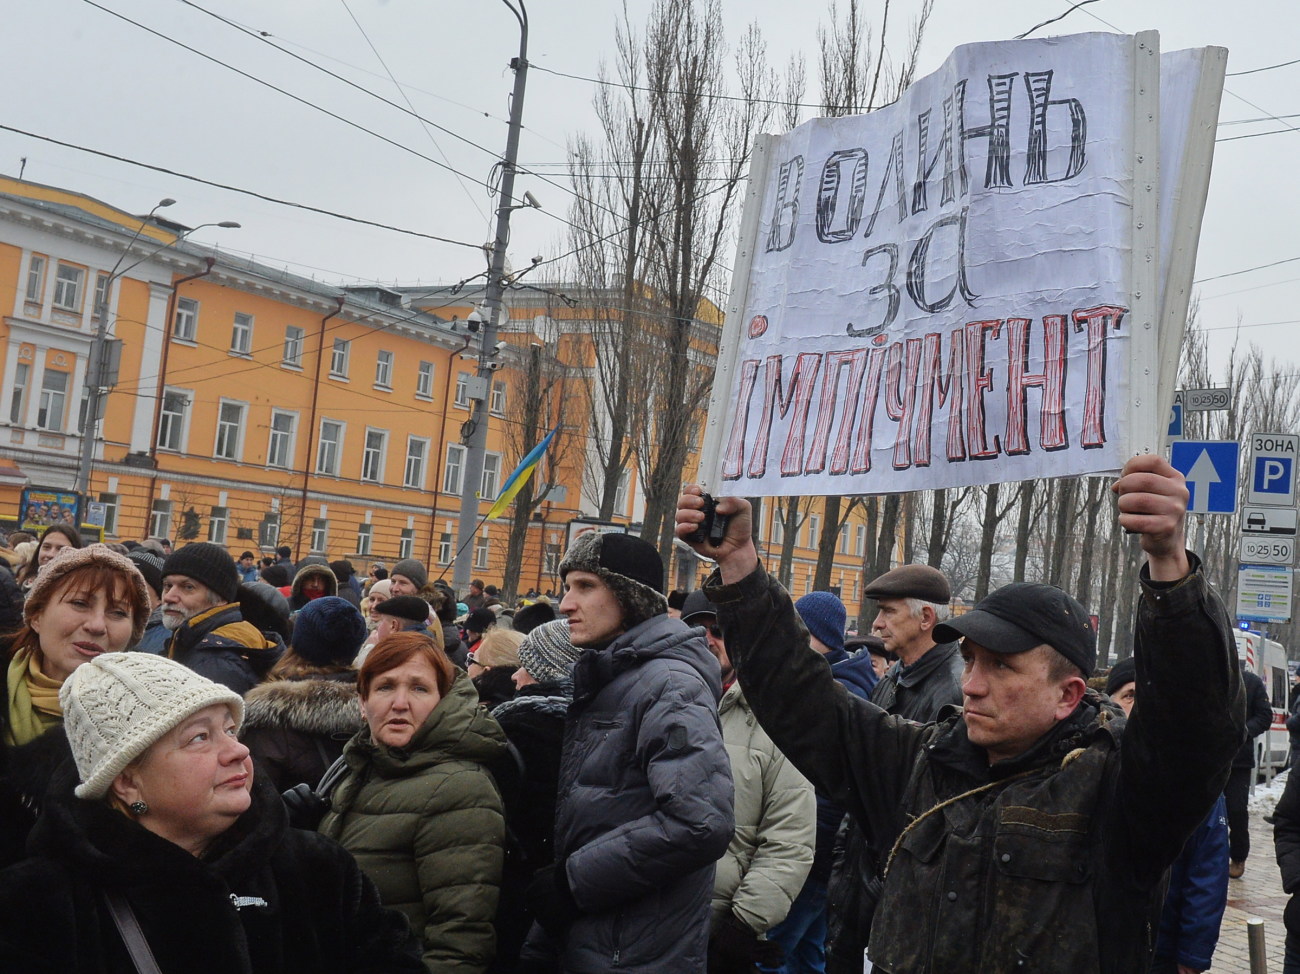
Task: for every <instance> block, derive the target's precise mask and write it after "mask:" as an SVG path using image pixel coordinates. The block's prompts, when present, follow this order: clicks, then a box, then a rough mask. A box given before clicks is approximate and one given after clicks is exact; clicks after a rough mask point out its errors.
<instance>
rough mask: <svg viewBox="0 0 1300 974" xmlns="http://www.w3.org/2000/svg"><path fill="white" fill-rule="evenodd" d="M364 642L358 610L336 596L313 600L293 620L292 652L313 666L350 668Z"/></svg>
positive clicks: (364, 637)
mask: <svg viewBox="0 0 1300 974" xmlns="http://www.w3.org/2000/svg"><path fill="white" fill-rule="evenodd" d="M365 641H366V621H365V619H363V618H361V611H360V610H359V609H358V608H357V607H356V606H355V605H353V604H352V603H351V602H348V601H347V600H346V599H341V598H339V597H338V596H337V595H322V596H321V597H320V598H318V599H312V600H311V601H310V602H308V603H307V604H306V605H304V606H303V607H302V608H301V609H300V610H299V611H298V614H297V616H295V617H294V620H293V651H294V652H295V653H297V654H298V655H299V656H301V657H302V658H303V659H304V660H306V661H307V662H308V663H311V664H312V665H313V666H349V665H351V663H352V660H353V659H355V658H356V655H357V653H358V652H359V651H360V649H361V644H362V643H364V642H365Z"/></svg>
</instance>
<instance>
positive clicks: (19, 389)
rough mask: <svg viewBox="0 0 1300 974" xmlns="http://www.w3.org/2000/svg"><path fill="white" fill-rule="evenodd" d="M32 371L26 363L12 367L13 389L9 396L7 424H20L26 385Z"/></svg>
mask: <svg viewBox="0 0 1300 974" xmlns="http://www.w3.org/2000/svg"><path fill="white" fill-rule="evenodd" d="M31 374H32V369H31V366H30V365H28V364H27V363H26V362H19V363H18V364H17V365H15V366H14V389H13V392H12V393H11V394H10V396H9V422H11V423H14V424H21V423H22V421H23V413H24V412H25V409H24V407H25V406H26V405H27V383H28V381H30V379H31Z"/></svg>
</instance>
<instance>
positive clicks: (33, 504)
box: [18, 487, 81, 533]
mask: <svg viewBox="0 0 1300 974" xmlns="http://www.w3.org/2000/svg"><path fill="white" fill-rule="evenodd" d="M80 500H81V498H80V496H79V495H78V494H77V493H76V492H74V491H70V490H54V489H51V488H48V487H25V488H23V493H22V498H21V500H20V501H19V511H18V523H19V526H20V527H21V528H22V530H24V531H32V532H36V533H39V532H40V531H43V530H44V529H45V528H47V527H49V526H50V525H51V524H67V525H69V526H70V527H76V526H77V505H78V503H79V502H80Z"/></svg>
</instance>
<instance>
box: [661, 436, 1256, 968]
mask: <svg viewBox="0 0 1300 974" xmlns="http://www.w3.org/2000/svg"><path fill="white" fill-rule="evenodd" d="M1114 490H1115V492H1116V493H1117V494H1118V495H1119V501H1118V503H1119V511H1120V516H1119V524H1120V526H1121V527H1122V528H1124V529H1126V530H1129V531H1132V532H1135V533H1137V534H1139V535H1140V536H1141V541H1142V546H1143V549H1144V550H1145V551H1146V553H1147V557H1148V563H1147V565H1146V566H1145V567H1144V568H1143V571H1142V573H1141V581H1140V585H1141V589H1142V597H1141V600H1140V604H1139V608H1138V618H1137V626H1136V638H1135V654H1134V655H1135V657H1136V660H1137V674H1138V682H1139V685H1140V686H1141V687H1142V700H1143V705H1142V707H1140V708H1138V710H1137V711H1135V713H1134V716H1133V719H1132V720H1131V721H1129V722H1127V725H1126V723H1125V722H1124V721H1123V720H1122V719H1120V718H1119V717H1118V716H1117V713H1116V711H1115V710H1113V709H1111V708H1110V707H1109V706H1108V705H1107V704H1106V703H1105V701H1103V699H1102V698H1101V697H1100V695H1099V694H1097V693H1096V692H1095V691H1092V690H1089V689H1088V688H1087V685H1086V683H1085V681H1084V677H1085V675H1088V674H1090V673H1091V671H1092V667H1093V664H1094V663H1095V653H1096V642H1095V633H1094V632H1093V631H1092V627H1091V625H1090V623H1089V619H1088V616H1087V614H1086V612H1085V611H1084V610H1083V607H1082V606H1080V605H1079V604H1078V603H1077V602H1075V601H1074V600H1073V599H1071V598H1070V597H1069V596H1067V595H1066V594H1065V593H1064V592H1061V591H1060V590H1059V589H1053V588H1051V587H1050V586H1045V585H1025V584H1023V583H1019V584H1017V585H1014V586H1008V587H1005V588H1003V589H999V590H998V591H997V592H994V593H993V594H992V595H990V596H989V597H988V598H987V599H985V600H984V601H983V602H981V603H980V604H979V605H978V606H976V608H975V609H974V610H972V611H971V612H969V613H967V614H966V615H964V616H961V617H959V618H957V619H955V620H953V621H952V622H949V623H948V624H946V625H945V626H941V627H939V629H938V630H937V631H936V633H935V638H936V639H939V640H946V639H953V638H957V637H959V636H960V637H963V638H962V644H961V650H962V656H963V658H964V660H965V661H966V665H965V670H964V676H963V687H962V688H963V693H964V696H965V704H966V705H965V710H964V712H961V713H953V714H951V715H948V716H946V717H945V718H944V719H941V720H940V721H938V722H937V723H933V724H926V725H919V724H915V723H912V722H910V721H906V720H903V719H901V718H898V717H894V716H891V715H889V714H886V713H885V712H884V711H883V710H881V709H880V708H879V707H876V706H874V705H872V704H871V703H869V702H866V701H861V700H859V699H857V698H854V697H852V696H851V695H850V694H848V693H847V692H845V691H843V690H842V689H841V688H838V686H837V685H836V684H835V682H834V680H833V679H832V678H831V675H830V674H829V673H828V672H826V670H825V667H824V666H817V665H815V664H816V662H817V660H816V658H815V657H812V656H811V655H810V654H809V653H807V652H806V649H805V650H801V649H800V647H806V646H807V644H808V637H807V635H806V633H805V632H804V631H803V629H802V627H801V626H800V624H799V622H798V620H797V618H796V617H795V615H794V613H793V611H792V609H791V606H790V602H789V597H788V596H787V595H786V593H785V591H784V590H783V589H782V588H781V587H780V586H779V585H778V584H776V582H775V581H773V580H772V579H771V578H770V576H768V575H767V573H766V572H765V571H764V570H763V569H762V567H761V565H760V564H759V562H758V558H757V556H756V555H755V552H754V548H753V544H752V541H751V539H750V532H751V527H750V524H751V522H750V518H749V505H748V504H747V503H746V502H745V501H743V500H741V499H740V498H723V499H721V500H719V501H718V509H719V511H720V512H721V513H723V514H730V515H731V516H732V519H731V523H730V525H729V527H728V530H727V535H726V537H725V538H724V540H723V542H722V544H721V545H719V546H718V547H711V548H709V549H708V551H707V553H708V554H709V556H710V557H711V558H713V559H715V560H716V561H717V563H718V572H717V573H715V576H714V577H713V578H711V579H710V580H709V581H708V583H706V585H705V592H706V593H707V594H708V596H709V598H710V599H711V600H712V601H713V602H714V603H715V604H716V605H717V607H718V619H719V621H720V622H721V624H722V628H723V630H724V631H725V632H726V635H727V644H728V646H729V647H734V652H733V654H732V659H733V662H734V663H735V666H736V670H737V672H738V673H739V675H740V682H741V685H742V686H743V687H744V689H745V693H746V696H747V697H748V698H749V699H750V701H751V703H752V705H753V709H754V711H755V713H756V714H757V715H758V718H759V722H760V723H761V724H762V725H763V727H764V729H765V730H767V732H768V733H769V735H770V736H771V737H772V739H773V741H774V742H775V743H776V744H777V746H778V747H780V748H781V750H782V751H783V752H784V753H785V754H786V755H787V756H788V757H789V758H790V759H791V760H792V761H793V762H794V763H795V765H796V766H797V767H798V768H799V769H800V770H801V771H803V773H804V774H805V775H806V776H807V777H808V778H809V779H810V780H811V781H812V782H813V783H814V784H815V785H816V786H817V787H819V788H823V789H826V790H827V791H829V792H830V793H831V794H832V795H834V796H836V797H837V798H838V799H839V800H841V801H842V802H843V803H844V804H845V805H846V807H847V808H848V809H849V811H850V814H852V815H854V816H855V817H857V818H859V819H861V820H862V821H863V822H864V823H865V824H866V825H867V827H868V828H869V829H870V831H871V834H872V835H873V837H874V838H876V839H878V840H880V841H881V842H882V843H884V844H885V847H887V848H888V849H889V850H890V851H889V855H888V857H887V859H886V864H885V881H884V888H883V893H882V897H881V902H880V909H879V911H878V912H877V914H876V918H875V922H874V924H873V926H872V929H871V938H870V948H869V951H868V953H869V956H870V959H871V960H872V961H873V963H874V964H875V967H876V970H877V971H879V972H887V974H979V972H1004V971H1006V972H1010V971H1015V970H1032V971H1035V972H1038V974H1085V972H1103V974H1131V972H1133V971H1143V970H1146V968H1147V966H1148V964H1149V963H1150V952H1151V947H1152V940H1153V938H1154V925H1155V922H1156V919H1157V918H1158V916H1159V909H1160V902H1161V898H1162V893H1163V889H1162V884H1163V882H1162V881H1163V877H1164V874H1165V871H1166V869H1167V868H1168V866H1169V864H1170V863H1171V862H1173V860H1174V859H1175V858H1176V857H1177V855H1178V852H1179V850H1180V849H1181V847H1182V845H1183V842H1184V840H1185V839H1186V838H1187V836H1188V835H1190V834H1191V832H1192V830H1193V829H1194V828H1195V827H1196V825H1197V824H1198V823H1199V822H1200V821H1201V819H1203V818H1204V817H1205V814H1206V812H1207V811H1208V810H1209V808H1210V806H1211V805H1212V804H1213V803H1214V801H1215V799H1216V798H1217V797H1218V794H1219V792H1220V790H1221V789H1222V787H1223V784H1224V782H1225V781H1226V779H1227V774H1228V768H1229V765H1230V763H1231V760H1232V755H1233V752H1235V751H1236V749H1237V747H1238V746H1239V745H1240V743H1241V739H1242V728H1243V724H1244V718H1243V707H1244V703H1243V698H1242V691H1241V680H1240V676H1239V674H1238V672H1237V667H1236V665H1235V652H1234V649H1233V640H1232V632H1231V626H1230V622H1229V619H1228V616H1227V613H1226V611H1225V610H1224V608H1223V604H1222V603H1221V602H1220V600H1219V599H1218V597H1217V596H1216V595H1215V594H1214V593H1213V592H1212V591H1211V590H1210V588H1209V587H1208V585H1207V584H1206V581H1205V578H1204V576H1203V574H1202V573H1201V571H1200V562H1199V560H1198V559H1197V558H1196V557H1195V556H1194V555H1191V554H1190V553H1188V552H1187V551H1186V550H1185V549H1184V546H1183V544H1184V539H1183V528H1182V524H1183V516H1184V514H1185V512H1186V508H1187V496H1188V494H1187V488H1186V486H1185V484H1184V480H1183V477H1182V475H1181V474H1179V473H1178V472H1177V471H1175V470H1174V469H1173V468H1172V467H1171V466H1170V465H1169V464H1168V462H1166V461H1165V460H1164V459H1162V458H1160V457H1157V456H1152V455H1148V456H1142V457H1135V458H1133V459H1131V460H1130V461H1129V463H1128V464H1127V465H1126V466H1125V469H1124V473H1123V475H1122V476H1121V477H1120V479H1119V480H1118V481H1117V482H1116V484H1115V485H1114ZM702 507H703V501H702V499H701V497H700V496H699V491H698V488H694V487H688V488H687V489H686V491H685V492H684V493H683V495H682V497H681V499H680V501H679V504H678V512H677V528H676V531H677V535H678V537H682V538H685V537H686V536H687V535H689V534H690V533H691V532H692V531H693V530H694V529H695V528H696V527H697V525H698V524H699V522H700V521H701V520H702V518H703V514H702V513H701V509H702ZM1189 713H1194V714H1197V720H1195V721H1191V722H1189V721H1188V720H1187V714H1189Z"/></svg>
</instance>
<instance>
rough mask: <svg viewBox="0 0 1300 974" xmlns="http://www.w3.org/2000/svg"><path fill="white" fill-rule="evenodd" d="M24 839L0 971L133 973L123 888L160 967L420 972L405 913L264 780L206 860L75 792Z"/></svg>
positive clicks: (8, 881) (2, 877)
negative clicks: (118, 920)
mask: <svg viewBox="0 0 1300 974" xmlns="http://www.w3.org/2000/svg"><path fill="white" fill-rule="evenodd" d="M70 787H71V783H69V788H70ZM31 851H32V858H30V859H27V860H26V861H24V862H22V863H19V864H18V865H16V866H12V867H10V868H9V869H6V870H4V871H3V872H0V970H4V971H23V972H26V974H135V971H136V967H135V965H134V964H133V963H132V961H131V959H130V956H129V955H128V954H127V951H126V948H125V946H124V944H123V941H122V938H121V936H120V935H119V934H118V932H117V928H116V927H115V926H114V924H113V921H112V919H111V917H110V916H109V914H108V912H107V908H106V906H105V904H104V901H103V899H102V891H103V890H106V889H107V890H113V891H116V892H117V893H119V894H121V895H122V896H124V897H125V899H126V901H127V902H128V903H129V904H130V906H131V909H132V910H133V911H134V913H135V915H136V917H137V919H138V920H139V923H140V926H141V928H142V930H143V932H144V935H145V937H146V939H147V940H148V941H149V946H150V948H151V949H152V951H153V954H154V957H155V958H157V961H158V965H159V967H160V968H161V969H162V970H163V971H165V972H168V974H172V972H177V974H179V972H184V974H399V972H407V974H420V972H423V970H424V968H423V966H422V965H421V964H420V961H419V955H418V953H417V951H416V947H415V944H414V941H413V938H412V937H411V935H410V932H409V931H408V930H407V928H406V923H405V921H404V919H403V918H402V916H401V915H400V914H398V913H394V912H392V911H390V910H385V909H384V908H383V907H382V906H381V905H380V902H379V896H378V894H377V893H376V891H375V887H374V885H373V884H372V883H371V882H370V881H369V880H368V879H367V878H366V877H365V876H364V875H363V874H362V873H361V871H360V870H359V869H358V868H357V865H356V863H355V862H353V860H352V857H351V856H349V855H348V854H347V853H346V852H344V851H343V850H342V849H340V848H339V847H338V846H337V845H335V844H334V843H332V842H330V841H329V840H327V839H325V838H323V837H321V836H318V835H315V834H313V833H310V832H300V831H298V830H296V829H291V828H289V827H288V822H287V819H286V816H285V811H284V806H283V804H282V803H281V801H280V798H279V796H278V795H277V794H276V793H275V792H274V790H273V789H272V788H270V786H269V785H260V786H257V787H255V788H254V799H253V806H252V808H250V809H249V811H247V812H245V813H244V815H243V816H241V817H240V819H239V820H238V821H237V822H236V823H235V825H234V826H233V827H232V828H231V829H230V830H229V831H228V832H227V833H226V834H225V835H224V836H222V837H221V838H219V839H218V840H217V842H216V844H215V847H214V848H213V849H211V850H209V852H208V854H207V855H206V856H205V857H204V858H202V859H199V858H196V857H194V856H192V855H190V854H189V853H188V852H186V851H185V850H184V849H182V848H181V847H180V846H177V845H174V844H172V843H171V842H168V841H167V840H166V839H162V838H160V837H158V836H156V835H154V834H153V833H151V832H149V831H147V830H145V829H144V828H142V827H141V826H140V825H138V824H137V823H136V822H135V821H134V820H132V819H130V818H128V817H127V816H125V815H123V814H121V813H120V812H117V811H114V810H113V809H111V808H109V807H108V805H106V804H104V803H103V802H92V801H82V800H80V799H76V798H73V797H72V796H71V792H70V791H69V792H68V793H67V794H66V796H65V797H60V798H58V799H55V800H51V801H50V802H49V803H48V804H47V806H46V808H45V811H44V813H43V814H42V816H41V819H40V821H39V822H38V823H37V825H36V828H35V829H34V830H33V832H32V836H31ZM236 896H238V897H241V898H246V899H245V900H244V901H243V902H241V903H240V904H235V903H234V902H233V900H234V898H235V897H236Z"/></svg>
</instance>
